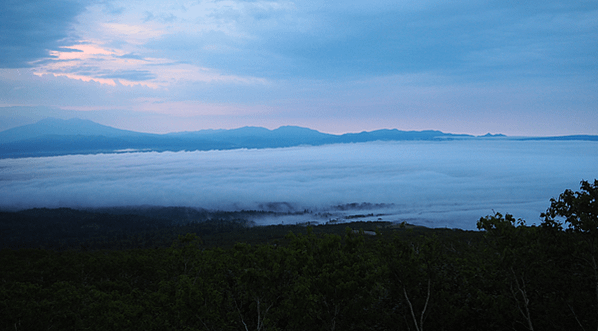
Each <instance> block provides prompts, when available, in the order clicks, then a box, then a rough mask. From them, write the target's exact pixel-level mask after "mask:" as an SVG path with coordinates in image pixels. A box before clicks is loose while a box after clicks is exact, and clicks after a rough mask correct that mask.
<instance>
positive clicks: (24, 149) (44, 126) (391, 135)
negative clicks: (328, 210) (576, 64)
mask: <svg viewBox="0 0 598 331" xmlns="http://www.w3.org/2000/svg"><path fill="white" fill-rule="evenodd" d="M504 137H505V136H504V135H490V134H488V135H485V136H482V137H475V136H472V135H464V134H451V133H444V132H441V131H435V130H426V131H400V130H397V129H393V130H388V129H385V130H376V131H370V132H366V131H364V132H360V133H346V134H342V135H334V134H327V133H322V132H319V131H316V130H312V129H309V128H303V127H297V126H282V127H279V128H278V129H274V130H269V129H266V128H262V127H242V128H238V129H231V130H200V131H193V132H176V133H168V134H152V133H142V132H135V131H128V130H121V129H116V128H113V127H109V126H105V125H101V124H98V123H95V122H92V121H89V120H83V119H77V118H73V119H69V120H63V119H56V118H46V119H44V120H41V121H39V122H37V123H34V124H29V125H23V126H19V127H15V128H11V129H8V130H5V131H2V132H0V158H18V157H37V156H55V155H68V154H95V153H119V152H132V151H160V152H161V151H195V150H222V149H238V148H279V147H291V146H300V145H311V146H317V145H325V144H339V143H357V142H368V141H378V140H381V141H399V140H446V139H474V138H479V139H497V138H504ZM553 138H554V139H581V140H598V136H565V137H553ZM527 139H536V138H527ZM537 139H545V137H540V138H537Z"/></svg>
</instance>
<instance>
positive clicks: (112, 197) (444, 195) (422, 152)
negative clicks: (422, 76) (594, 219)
mask: <svg viewBox="0 0 598 331" xmlns="http://www.w3.org/2000/svg"><path fill="white" fill-rule="evenodd" d="M597 161H598V145H597V144H596V142H555V141H446V142H389V143H382V142H375V143H365V144H346V145H329V146H320V147H297V148H285V149H271V150H233V151H210V152H181V153H132V154H106V155H102V154H100V155H86V156H64V157H51V158H30V159H5V160H0V168H1V169H2V171H1V172H0V182H1V183H2V185H1V187H0V201H1V205H0V207H3V208H30V207H62V206H65V207H100V206H122V205H144V204H150V205H161V206H171V205H175V206H193V207H202V208H209V209H227V210H236V209H259V208H264V206H266V207H267V204H268V203H272V202H274V203H280V202H286V203H289V204H291V205H292V206H295V207H296V208H297V209H298V210H303V209H305V208H307V209H312V210H319V211H326V210H330V208H331V206H335V205H339V204H346V203H354V202H357V203H361V202H369V203H385V204H392V207H391V208H390V209H386V210H384V211H383V212H384V213H386V214H388V215H387V216H385V220H390V221H401V220H407V221H410V222H414V223H419V224H425V225H431V226H448V227H460V228H474V227H475V222H476V221H477V219H479V217H481V216H485V215H488V214H492V210H493V209H494V210H496V211H501V212H503V213H505V212H508V213H512V214H514V215H515V216H516V217H523V218H525V219H527V220H528V221H530V222H534V221H537V220H538V218H539V214H540V213H541V212H542V211H545V210H546V208H547V207H548V206H549V199H550V198H552V197H557V196H558V195H559V194H560V193H562V192H563V191H564V190H565V189H567V188H572V189H578V188H579V181H580V180H582V179H586V180H591V179H593V178H596V177H597V176H598V173H597V172H596V168H595V165H596V164H597Z"/></svg>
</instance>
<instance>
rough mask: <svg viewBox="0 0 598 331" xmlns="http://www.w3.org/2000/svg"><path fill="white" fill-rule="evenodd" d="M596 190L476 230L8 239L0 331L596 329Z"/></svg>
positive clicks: (368, 227)
mask: <svg viewBox="0 0 598 331" xmlns="http://www.w3.org/2000/svg"><path fill="white" fill-rule="evenodd" d="M597 197H598V181H594V183H593V184H592V183H588V182H582V186H581V190H580V191H578V192H573V191H570V190H567V191H565V192H564V193H563V194H561V196H560V197H559V198H558V199H554V200H552V201H551V206H550V208H549V209H548V210H547V211H546V213H545V214H543V217H544V221H543V222H542V224H540V225H538V226H529V225H526V224H525V222H524V221H523V220H520V219H519V220H518V219H515V217H513V216H511V215H508V214H506V215H504V216H503V215H501V214H499V213H496V214H495V215H490V216H486V217H483V218H481V219H480V221H479V222H478V228H479V229H480V230H481V231H461V230H449V229H425V228H413V227H407V226H404V225H403V226H399V227H391V226H390V225H391V224H389V223H352V224H344V225H323V226H315V227H299V226H297V227H284V226H272V227H263V228H262V227H253V228H248V227H246V226H238V227H235V226H231V227H228V228H226V227H223V228H222V231H221V232H220V233H221V234H222V235H223V236H228V235H231V236H232V237H231V238H234V241H235V242H236V243H234V244H233V243H232V241H223V242H222V243H220V244H219V243H217V242H215V241H212V240H211V239H210V240H208V241H206V239H207V238H213V237H211V236H212V234H208V233H205V234H202V233H201V231H197V232H196V233H195V234H193V233H188V234H185V235H180V236H178V237H177V238H176V239H175V240H173V241H171V243H170V244H169V245H168V246H162V245H159V244H156V245H154V246H153V247H150V248H126V249H124V248H123V249H118V247H114V246H110V245H108V243H110V242H111V241H110V240H107V241H106V245H107V246H106V247H107V248H104V249H97V248H90V247H89V246H86V245H79V246H78V247H77V249H73V248H69V249H30V248H29V249H28V248H21V249H9V248H4V249H2V250H1V251H0V265H1V266H2V269H0V270H1V271H0V284H1V285H0V329H3V330H41V329H58V330H81V329H90V330H391V329H392V330H397V329H398V330H590V329H596V328H597V326H598V268H597V264H596V259H597V258H598V241H597V240H596V239H597V237H596V236H597V233H598V205H597V202H596V201H597ZM230 224H233V223H230ZM359 228H361V229H362V230H358V229H359ZM283 230H286V234H283V233H282V232H283ZM355 230H358V231H355ZM365 231H368V232H365ZM369 231H375V235H372V234H371V233H370V232H369ZM225 234H226V235H225ZM108 247H109V248H108Z"/></svg>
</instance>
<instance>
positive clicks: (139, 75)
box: [97, 70, 156, 82]
mask: <svg viewBox="0 0 598 331" xmlns="http://www.w3.org/2000/svg"><path fill="white" fill-rule="evenodd" d="M97 77H98V78H111V79H113V78H114V79H125V80H128V81H132V82H139V81H145V80H150V79H154V78H156V75H155V74H153V73H152V72H150V71H148V70H117V71H115V72H111V73H107V74H99V75H97Z"/></svg>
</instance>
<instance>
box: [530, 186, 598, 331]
mask: <svg viewBox="0 0 598 331" xmlns="http://www.w3.org/2000/svg"><path fill="white" fill-rule="evenodd" d="M541 217H543V218H544V221H543V222H542V226H543V227H544V228H550V229H556V230H558V231H562V230H563V222H564V224H565V225H566V226H567V228H566V229H565V232H568V233H569V234H570V236H569V237H573V238H574V240H573V242H572V244H571V245H570V246H571V247H570V250H569V252H570V254H569V256H570V257H572V258H573V259H572V260H574V261H575V263H573V264H572V265H571V267H570V268H571V270H570V273H571V274H572V275H575V274H576V273H578V272H579V274H581V275H583V277H580V278H579V282H580V283H581V282H583V283H587V284H588V285H589V286H591V287H593V292H594V298H593V300H592V301H593V302H591V303H590V304H586V305H580V304H577V306H576V307H575V308H574V303H579V302H583V301H584V300H583V299H581V300H580V298H574V300H570V301H571V302H573V303H568V306H569V309H570V310H571V312H572V314H573V315H574V317H575V319H576V321H577V322H578V324H579V326H580V327H581V328H584V324H594V325H596V329H597V330H598V319H597V317H598V261H597V260H598V180H596V179H594V183H593V184H591V183H589V182H587V181H585V180H582V181H581V183H580V191H576V192H573V191H571V190H569V189H567V190H565V192H563V193H562V194H561V195H560V196H559V198H558V199H554V198H553V199H550V208H548V209H547V210H546V213H542V214H541ZM588 280H591V282H588ZM590 284H591V285H590ZM587 290H588V289H587V288H586V290H585V291H581V292H580V293H583V292H589V291H587ZM580 312H581V313H580ZM584 312H585V313H584Z"/></svg>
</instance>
